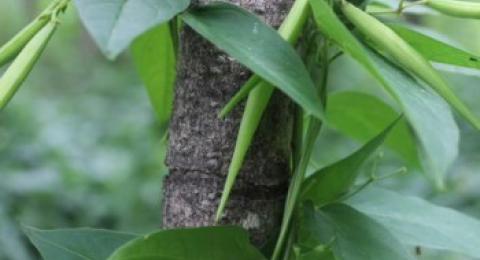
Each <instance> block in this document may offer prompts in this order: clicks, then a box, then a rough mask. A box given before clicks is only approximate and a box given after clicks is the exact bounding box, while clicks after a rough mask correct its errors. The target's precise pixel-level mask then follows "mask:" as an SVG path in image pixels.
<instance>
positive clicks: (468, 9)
mask: <svg viewBox="0 0 480 260" xmlns="http://www.w3.org/2000/svg"><path fill="white" fill-rule="evenodd" d="M425 5H427V6H428V7H430V8H432V9H435V10H437V11H438V12H440V13H443V14H446V15H450V16H455V17H460V18H476V19H480V3H475V2H467V1H457V0H428V1H427V2H426V3H425Z"/></svg>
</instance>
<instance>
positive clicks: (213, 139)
mask: <svg viewBox="0 0 480 260" xmlns="http://www.w3.org/2000/svg"><path fill="white" fill-rule="evenodd" d="M206 2H208V1H207V0H201V1H196V3H195V4H205V3H206ZM230 2H234V3H235V4H239V5H241V6H243V7H245V8H248V9H249V10H251V11H253V12H255V13H256V14H258V15H259V16H261V17H263V18H264V19H265V21H266V22H267V23H268V24H270V25H272V26H275V27H278V26H279V25H280V23H281V21H282V20H283V18H284V17H285V15H286V14H287V12H288V11H289V9H290V7H291V4H292V2H293V1H292V0H233V1H230ZM180 57H181V58H180V62H179V67H178V82H177V88H176V97H175V108H174V115H173V119H172V122H171V126H170V145H169V152H168V156H167V165H168V167H169V169H170V175H169V176H168V177H167V178H166V180H165V182H164V190H165V191H164V193H165V194H164V212H163V224H164V227H166V228H174V227H198V226H208V225H213V224H214V216H215V211H216V209H217V206H218V203H219V199H220V196H221V192H222V190H223V185H224V182H225V176H226V174H227V170H228V167H229V163H230V160H231V157H232V153H233V149H234V145H235V140H236V136H237V133H238V127H239V124H240V120H241V116H242V111H243V108H242V107H239V108H237V109H236V110H234V111H233V113H232V114H230V115H229V116H228V117H227V118H226V119H225V120H220V119H218V116H217V115H218V112H219V111H220V110H221V108H222V107H223V106H224V105H225V104H226V103H227V101H228V100H229V99H230V98H231V97H232V96H233V95H234V94H235V93H236V91H238V89H239V88H240V87H241V86H242V85H243V83H245V81H246V80H247V79H248V78H249V76H250V75H251V74H250V72H249V71H248V70H247V69H245V68H244V67H243V66H241V65H239V64H238V63H237V62H235V61H234V60H233V59H232V58H230V57H228V56H227V55H226V54H224V53H223V52H221V51H219V50H218V49H216V48H215V47H214V46H213V45H212V44H210V43H208V42H207V41H206V40H204V39H202V37H201V36H199V35H198V34H196V33H195V32H194V31H193V30H191V29H190V28H188V27H187V28H185V30H184V32H183V33H182V34H181V45H180ZM291 107H292V106H291V103H290V102H289V101H288V99H287V98H286V97H284V96H283V95H282V94H280V93H275V94H274V96H273V98H272V101H271V104H270V106H269V108H268V111H267V112H266V114H265V115H264V118H263V121H262V124H261V126H260V129H259V131H258V132H257V134H256V137H255V141H254V144H253V146H252V147H251V148H250V151H249V154H248V156H247V160H246V162H245V164H244V166H243V170H242V172H241V173H240V175H239V177H238V179H237V182H236V186H235V189H234V191H233V194H232V196H231V197H230V201H229V202H228V206H227V210H226V214H225V216H224V218H223V224H238V225H242V226H243V227H245V228H246V229H248V230H249V231H250V234H251V237H252V241H253V242H254V243H255V244H257V245H258V246H261V245H263V244H264V243H265V242H266V241H267V240H268V239H269V238H270V237H272V236H274V235H275V234H276V231H277V230H276V229H277V228H278V227H279V226H280V221H281V216H282V214H283V206H284V199H285V195H286V193H287V187H288V180H289V156H290V136H291V130H292V127H291V126H292V112H291V111H292V108H291Z"/></svg>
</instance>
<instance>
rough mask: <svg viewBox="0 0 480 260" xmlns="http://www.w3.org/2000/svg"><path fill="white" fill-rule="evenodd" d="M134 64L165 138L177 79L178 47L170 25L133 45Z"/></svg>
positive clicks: (147, 35)
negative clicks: (176, 48) (176, 49)
mask: <svg viewBox="0 0 480 260" xmlns="http://www.w3.org/2000/svg"><path fill="white" fill-rule="evenodd" d="M132 54H133V60H134V61H135V64H136V67H137V70H138V73H139V75H140V77H141V78H142V80H143V82H144V84H145V87H146V88H147V92H148V96H149V97H150V102H151V103H152V105H153V107H154V109H155V113H156V115H157V119H158V121H159V123H160V135H161V136H164V135H165V134H166V133H167V130H168V124H169V121H170V117H171V115H172V107H173V96H174V92H175V90H174V89H175V78H176V53H175V44H174V41H173V38H172V34H171V31H170V25H169V24H168V23H164V24H162V25H160V26H158V27H156V28H154V29H153V30H151V31H149V32H147V33H145V34H144V35H142V36H140V37H139V38H138V39H137V40H135V41H134V43H133V44H132Z"/></svg>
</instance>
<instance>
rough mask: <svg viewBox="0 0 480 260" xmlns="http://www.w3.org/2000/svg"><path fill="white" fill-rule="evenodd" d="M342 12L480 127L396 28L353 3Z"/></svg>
mask: <svg viewBox="0 0 480 260" xmlns="http://www.w3.org/2000/svg"><path fill="white" fill-rule="evenodd" d="M341 9H342V12H343V13H344V14H345V16H346V17H347V18H348V20H350V22H351V23H352V24H354V25H355V27H356V28H357V29H358V30H359V31H360V33H361V34H363V35H364V36H365V37H366V38H368V41H369V42H371V43H372V44H373V45H374V46H375V48H376V49H378V50H379V51H381V52H383V53H385V54H388V55H390V56H391V57H392V58H393V59H394V60H395V61H397V62H398V63H399V64H400V65H402V66H403V67H405V68H406V69H407V70H408V71H409V72H411V73H413V74H414V75H416V76H417V77H419V78H420V79H422V80H424V81H425V82H426V83H427V84H429V85H430V86H431V87H432V88H433V89H434V90H435V91H436V92H438V93H439V94H440V95H441V96H442V97H443V98H444V99H445V100H446V101H447V102H448V103H450V105H451V106H452V107H454V108H455V109H456V110H457V111H458V112H459V113H460V114H461V115H462V116H463V117H465V118H466V119H467V120H468V121H469V122H470V123H471V124H472V125H474V126H475V127H476V128H478V129H480V120H479V119H478V118H477V117H476V116H475V115H474V114H473V113H472V112H471V110H470V109H469V108H468V107H467V106H466V105H465V104H464V103H463V102H462V100H460V99H459V98H458V97H457V96H456V95H455V93H454V92H453V91H452V90H451V89H450V87H449V86H448V84H447V83H446V82H445V80H444V79H443V78H442V77H441V76H440V74H439V73H438V72H437V71H436V70H435V69H434V68H433V66H432V65H431V64H430V63H429V62H428V61H427V60H426V59H425V58H424V57H423V56H422V55H421V54H420V53H418V52H417V51H416V50H415V49H414V48H413V47H411V46H410V45H409V44H408V43H406V42H405V41H404V40H403V39H402V38H401V37H400V36H398V35H397V34H396V33H395V32H394V31H393V30H392V29H390V28H389V27H387V26H386V25H384V24H383V23H381V22H380V21H378V20H377V19H375V18H374V17H372V16H370V15H369V14H367V13H365V12H363V11H362V10H360V9H358V8H357V7H355V6H353V5H352V4H350V3H348V2H346V1H342V4H341Z"/></svg>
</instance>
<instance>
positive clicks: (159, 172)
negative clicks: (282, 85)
mask: <svg viewBox="0 0 480 260" xmlns="http://www.w3.org/2000/svg"><path fill="white" fill-rule="evenodd" d="M46 3H48V1H43V0H42V1H36V0H0V44H1V43H3V42H5V41H7V40H8V39H9V38H11V37H12V36H13V35H14V34H15V33H16V32H17V31H18V30H20V29H21V28H22V27H23V26H25V25H26V24H27V23H28V22H29V21H30V20H31V19H32V18H33V17H35V16H36V14H38V12H39V10H40V9H41V7H44V6H45V4H46ZM420 12H422V11H421V9H420ZM421 16H422V17H423V18H422V19H418V17H417V18H415V19H414V20H415V21H416V22H418V23H419V24H421V25H426V26H428V27H429V28H430V29H435V30H436V31H437V33H442V35H443V36H442V37H447V38H445V39H448V40H449V41H450V42H453V43H455V44H456V45H457V46H459V47H462V48H465V49H467V50H470V51H472V52H474V53H477V54H480V46H479V45H478V41H479V40H480V30H478V28H480V23H479V22H470V21H462V20H459V19H453V18H445V17H442V18H441V19H439V18H438V17H437V16H435V15H431V14H423V13H422V14H421ZM61 19H62V25H61V27H60V29H59V31H58V32H57V33H56V35H55V36H54V38H53V39H52V41H51V43H50V44H49V46H48V48H47V50H46V52H45V53H44V55H43V56H42V58H41V61H40V63H39V64H38V65H37V66H36V68H35V70H34V71H33V73H32V74H31V76H30V77H29V79H28V81H27V82H26V84H25V85H24V86H23V87H22V88H21V90H20V91H19V92H18V94H17V95H16V96H15V98H14V99H13V102H12V103H10V105H9V106H8V107H7V109H6V110H4V111H2V113H1V114H0V260H4V259H5V260H29V259H38V255H36V253H35V251H34V250H33V249H32V247H31V246H30V245H29V243H28V241H27V240H26V238H25V237H24V236H23V235H22V232H21V225H22V224H23V225H29V226H35V227H39V228H46V229H48V228H65V227H84V226H89V227H97V228H107V229H116V230H123V231H129V232H138V233H146V232H148V231H152V230H154V229H157V228H158V227H159V225H160V223H161V199H162V198H161V196H162V195H161V187H162V178H163V176H164V175H165V174H166V169H165V166H164V165H163V161H164V156H165V143H164V141H162V140H161V138H160V136H158V134H157V132H156V129H157V125H156V123H155V119H154V115H153V113H152V109H151V107H150V104H149V103H148V98H147V96H146V93H145V91H144V89H143V87H142V84H141V82H140V80H139V79H138V77H137V74H136V72H135V69H134V68H133V66H132V64H131V62H130V59H129V57H128V54H127V55H124V56H122V57H120V58H119V59H118V60H117V61H115V62H109V61H107V60H106V59H105V58H104V57H103V56H102V55H101V54H100V53H99V51H98V49H97V48H96V47H95V45H94V44H93V42H92V41H91V39H90V37H89V36H88V35H87V33H86V32H85V30H84V29H83V27H82V26H81V24H80V22H79V19H78V17H77V14H76V12H75V10H74V8H69V10H68V12H67V14H66V15H64V16H62V18H61ZM441 69H442V70H444V71H445V72H444V74H445V75H449V79H450V80H451V82H452V83H453V85H454V86H455V88H456V90H457V91H458V93H459V94H460V95H461V96H462V97H463V98H464V100H465V101H466V102H468V103H469V105H470V106H472V107H473V108H474V109H475V110H476V111H477V112H478V114H480V102H478V100H479V98H480V89H479V86H480V84H479V82H480V78H479V73H478V72H475V71H471V70H458V68H450V67H445V66H442V67H441ZM453 71H455V72H456V73H455V74H453V73H451V72H453ZM330 86H331V88H332V91H343V90H356V91H362V92H367V93H375V95H377V96H379V93H380V92H379V91H378V90H379V89H380V88H379V87H378V86H377V85H376V84H375V83H374V82H373V81H372V80H371V78H369V77H368V76H367V75H366V74H365V73H364V71H363V70H361V69H359V67H358V66H357V64H355V63H354V62H352V61H351V60H350V59H349V58H348V57H342V58H340V59H339V60H338V61H336V62H335V63H334V64H333V67H332V77H331V84H330ZM380 96H381V97H382V98H384V100H385V101H387V102H389V103H391V104H393V102H392V101H391V100H390V99H388V98H386V97H385V96H384V95H381V94H380ZM458 122H459V125H460V127H461V129H462V142H461V153H460V156H459V159H458V160H457V163H456V164H455V166H454V167H452V169H451V171H450V174H449V176H448V181H447V189H446V190H444V191H436V190H434V189H433V188H432V186H431V185H430V183H429V182H428V181H427V179H426V178H425V177H424V176H423V175H422V173H418V172H413V171H409V174H408V175H405V176H401V177H397V178H391V179H388V180H386V181H384V182H382V183H381V185H386V186H389V187H392V188H395V189H396V190H399V191H402V192H405V193H408V194H414V195H418V196H422V197H425V198H428V199H429V200H432V201H434V202H436V203H438V204H441V205H446V206H450V207H453V208H456V209H459V210H461V211H463V212H465V213H467V214H470V215H472V216H476V217H479V218H480V188H479V187H480V172H479V169H480V135H479V134H478V133H477V132H475V131H474V130H473V129H472V128H470V127H469V126H468V125H466V124H465V123H464V122H463V121H461V120H458ZM359 145H360V144H359V143H358V142H356V141H354V140H352V139H349V138H347V137H345V136H343V135H340V134H338V133H336V132H335V131H332V130H326V131H324V132H323V133H322V135H321V137H320V138H319V140H318V142H317V148H318V149H317V150H316V152H315V154H314V159H313V162H312V169H313V168H317V167H321V166H324V165H326V164H328V163H330V162H333V161H335V160H337V159H339V158H341V157H342V156H345V155H346V154H348V153H350V152H351V151H352V150H354V149H355V148H356V147H358V146H359ZM325 147H328V149H325ZM402 165H403V162H402V161H400V160H399V159H398V158H396V157H395V156H394V155H392V154H390V153H389V152H388V151H385V156H384V157H383V158H382V159H381V163H380V168H379V170H378V171H379V173H380V174H385V173H388V172H391V171H393V170H395V169H396V168H398V167H401V166H402ZM368 167H370V166H369V165H367V166H366V168H368ZM420 258H424V259H466V258H463V257H461V256H453V255H450V254H447V253H444V252H427V251H423V253H422V256H421V257H420Z"/></svg>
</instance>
